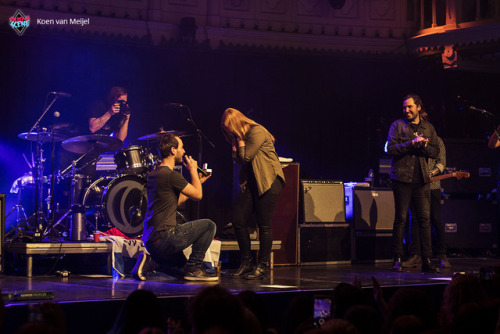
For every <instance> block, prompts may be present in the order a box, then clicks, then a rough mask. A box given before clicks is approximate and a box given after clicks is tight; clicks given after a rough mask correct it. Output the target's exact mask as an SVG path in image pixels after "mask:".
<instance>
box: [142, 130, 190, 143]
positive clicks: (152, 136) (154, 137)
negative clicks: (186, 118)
mask: <svg viewBox="0 0 500 334" xmlns="http://www.w3.org/2000/svg"><path fill="white" fill-rule="evenodd" d="M167 133H172V134H174V135H176V136H177V137H181V138H182V137H188V136H192V134H189V133H187V132H186V131H181V130H163V129H162V128H160V131H159V132H156V133H152V134H149V135H145V136H142V137H139V138H137V139H138V140H147V141H158V140H160V139H161V137H163V135H165V134H167Z"/></svg>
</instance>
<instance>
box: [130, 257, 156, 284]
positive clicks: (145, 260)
mask: <svg viewBox="0 0 500 334" xmlns="http://www.w3.org/2000/svg"><path fill="white" fill-rule="evenodd" d="M153 263H154V262H153V259H152V258H151V255H149V254H146V253H141V254H139V257H138V258H137V261H136V262H135V266H134V269H132V276H133V277H134V278H135V279H136V280H138V281H145V280H146V276H145V275H146V274H147V273H148V272H149V271H151V270H152V269H153V267H154V265H153Z"/></svg>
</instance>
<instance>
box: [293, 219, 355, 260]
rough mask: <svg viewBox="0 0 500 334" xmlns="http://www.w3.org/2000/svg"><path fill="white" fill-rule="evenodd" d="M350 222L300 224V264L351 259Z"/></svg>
mask: <svg viewBox="0 0 500 334" xmlns="http://www.w3.org/2000/svg"><path fill="white" fill-rule="evenodd" d="M350 233H351V232H350V227H349V225H348V224H301V225H300V226H299V240H298V245H299V256H300V259H299V264H307V263H316V264H317V263H334V262H339V261H349V260H350V259H351V254H350V251H351V249H350V247H351V242H350V238H351V237H350Z"/></svg>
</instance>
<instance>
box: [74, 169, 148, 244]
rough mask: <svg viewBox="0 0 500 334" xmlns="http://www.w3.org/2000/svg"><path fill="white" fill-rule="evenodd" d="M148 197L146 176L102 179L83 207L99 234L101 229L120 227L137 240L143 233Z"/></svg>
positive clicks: (88, 192)
mask: <svg viewBox="0 0 500 334" xmlns="http://www.w3.org/2000/svg"><path fill="white" fill-rule="evenodd" d="M146 196H147V195H146V180H145V178H143V177H142V176H139V175H122V176H118V177H113V178H110V177H101V178H99V179H97V180H96V181H94V182H93V183H92V184H91V185H90V186H89V187H88V188H87V189H86V190H85V193H84V195H83V200H82V203H83V206H84V207H85V209H86V214H87V216H88V217H89V216H90V217H92V218H89V219H88V221H94V222H95V225H94V226H93V228H95V229H96V230H97V229H100V228H99V227H100V226H101V227H102V226H105V227H116V228H117V229H118V230H119V231H120V232H122V233H123V234H125V235H127V236H129V237H136V236H137V235H139V234H141V233H142V228H143V222H144V216H145V213H146V210H147V197H146Z"/></svg>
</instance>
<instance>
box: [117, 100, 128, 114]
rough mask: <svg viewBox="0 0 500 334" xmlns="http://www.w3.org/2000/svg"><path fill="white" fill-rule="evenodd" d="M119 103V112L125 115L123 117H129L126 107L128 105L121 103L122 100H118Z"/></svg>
mask: <svg viewBox="0 0 500 334" xmlns="http://www.w3.org/2000/svg"><path fill="white" fill-rule="evenodd" d="M118 102H119V103H120V111H121V112H122V113H123V114H125V115H129V114H130V108H129V106H128V103H127V102H125V101H123V100H120V101H118Z"/></svg>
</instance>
